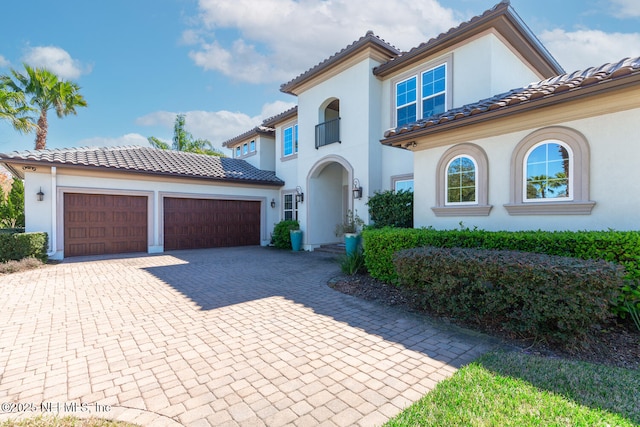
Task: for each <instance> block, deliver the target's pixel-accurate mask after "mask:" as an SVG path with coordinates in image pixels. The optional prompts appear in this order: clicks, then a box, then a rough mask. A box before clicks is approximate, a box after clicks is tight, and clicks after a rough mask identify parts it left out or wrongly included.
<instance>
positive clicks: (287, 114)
mask: <svg viewBox="0 0 640 427" xmlns="http://www.w3.org/2000/svg"><path fill="white" fill-rule="evenodd" d="M297 115H298V106H297V105H296V106H295V107H291V108H289V109H288V110H286V111H283V112H282V113H280V114H276V115H275V116H273V117H269V118H268V119H265V120H264V121H263V122H262V126H270V127H273V126H275V125H276V124H277V123H280V122H282V121H285V120H289V119H290V118H292V117H295V116H297Z"/></svg>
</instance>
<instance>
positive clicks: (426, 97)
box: [422, 64, 447, 119]
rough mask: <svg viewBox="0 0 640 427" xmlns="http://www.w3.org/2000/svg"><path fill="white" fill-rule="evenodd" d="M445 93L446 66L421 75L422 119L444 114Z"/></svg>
mask: <svg viewBox="0 0 640 427" xmlns="http://www.w3.org/2000/svg"><path fill="white" fill-rule="evenodd" d="M446 91H447V65H446V64H442V65H440V66H439V67H436V68H432V69H431V70H428V71H425V72H424V73H422V118H423V119H424V118H425V117H430V116H433V115H434V114H440V113H444V110H445V105H446V104H445V102H446Z"/></svg>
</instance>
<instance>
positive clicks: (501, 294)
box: [394, 247, 624, 344]
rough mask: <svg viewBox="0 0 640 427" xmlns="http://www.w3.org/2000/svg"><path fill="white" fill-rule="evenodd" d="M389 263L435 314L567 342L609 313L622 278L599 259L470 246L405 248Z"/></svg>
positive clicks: (612, 265) (617, 270) (621, 270)
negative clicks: (392, 264)
mask: <svg viewBox="0 0 640 427" xmlns="http://www.w3.org/2000/svg"><path fill="white" fill-rule="evenodd" d="M394 265H395V268H396V270H397V273H398V278H399V282H400V284H401V285H403V286H406V287H409V288H413V289H416V290H417V291H419V295H420V297H421V298H420V301H421V302H422V304H423V306H425V307H426V308H428V309H430V310H432V311H434V312H436V313H437V314H439V315H446V316H453V317H456V318H459V319H464V320H466V321H468V322H472V323H476V324H481V325H494V326H496V327H501V328H504V329H506V330H508V331H511V332H515V333H517V334H518V335H519V336H524V337H527V338H536V339H540V338H542V339H545V340H549V341H554V342H560V343H570V344H575V343H576V340H577V339H581V338H583V337H584V336H585V335H586V334H587V333H588V332H589V330H590V328H591V327H592V326H594V325H596V324H599V323H601V322H604V321H605V320H607V319H608V318H610V317H611V312H610V306H611V304H613V303H615V301H616V300H617V298H618V296H619V293H620V289H621V288H622V285H623V276H624V268H623V267H622V266H620V265H618V264H615V263H613V262H606V261H602V260H582V259H577V258H569V257H560V256H551V255H545V254H534V253H526V252H517V251H501V250H487V249H469V248H435V247H422V248H415V249H406V250H403V251H400V252H398V253H397V254H396V255H395V258H394Z"/></svg>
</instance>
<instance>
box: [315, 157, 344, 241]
mask: <svg viewBox="0 0 640 427" xmlns="http://www.w3.org/2000/svg"><path fill="white" fill-rule="evenodd" d="M352 180H353V167H352V166H351V164H350V163H349V162H348V161H346V160H345V159H344V158H343V157H340V156H336V155H330V156H327V157H324V158H322V159H321V160H319V161H318V162H316V164H315V165H313V167H312V168H311V170H310V171H309V175H308V176H307V188H308V194H309V205H308V211H307V231H306V233H307V239H306V244H307V245H308V246H309V247H310V248H314V247H318V246H320V245H324V244H327V243H335V242H338V241H340V238H339V237H337V236H336V235H335V229H336V225H337V224H340V223H342V222H343V220H344V218H345V215H346V213H347V210H349V209H352V208H353V200H352V198H351V191H350V187H349V183H350V182H351V181H352Z"/></svg>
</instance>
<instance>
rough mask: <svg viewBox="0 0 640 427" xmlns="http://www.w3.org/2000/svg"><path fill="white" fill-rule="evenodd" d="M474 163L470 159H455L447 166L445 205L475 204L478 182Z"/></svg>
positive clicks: (458, 157)
mask: <svg viewBox="0 0 640 427" xmlns="http://www.w3.org/2000/svg"><path fill="white" fill-rule="evenodd" d="M476 169H477V167H476V162H475V160H473V158H472V157H469V156H465V155H461V156H457V157H455V158H454V159H453V160H451V161H450V162H449V165H448V166H447V180H446V183H447V188H446V193H447V200H446V204H447V205H450V204H463V203H476V194H477V192H478V190H477V186H478V181H477V180H476Z"/></svg>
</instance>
